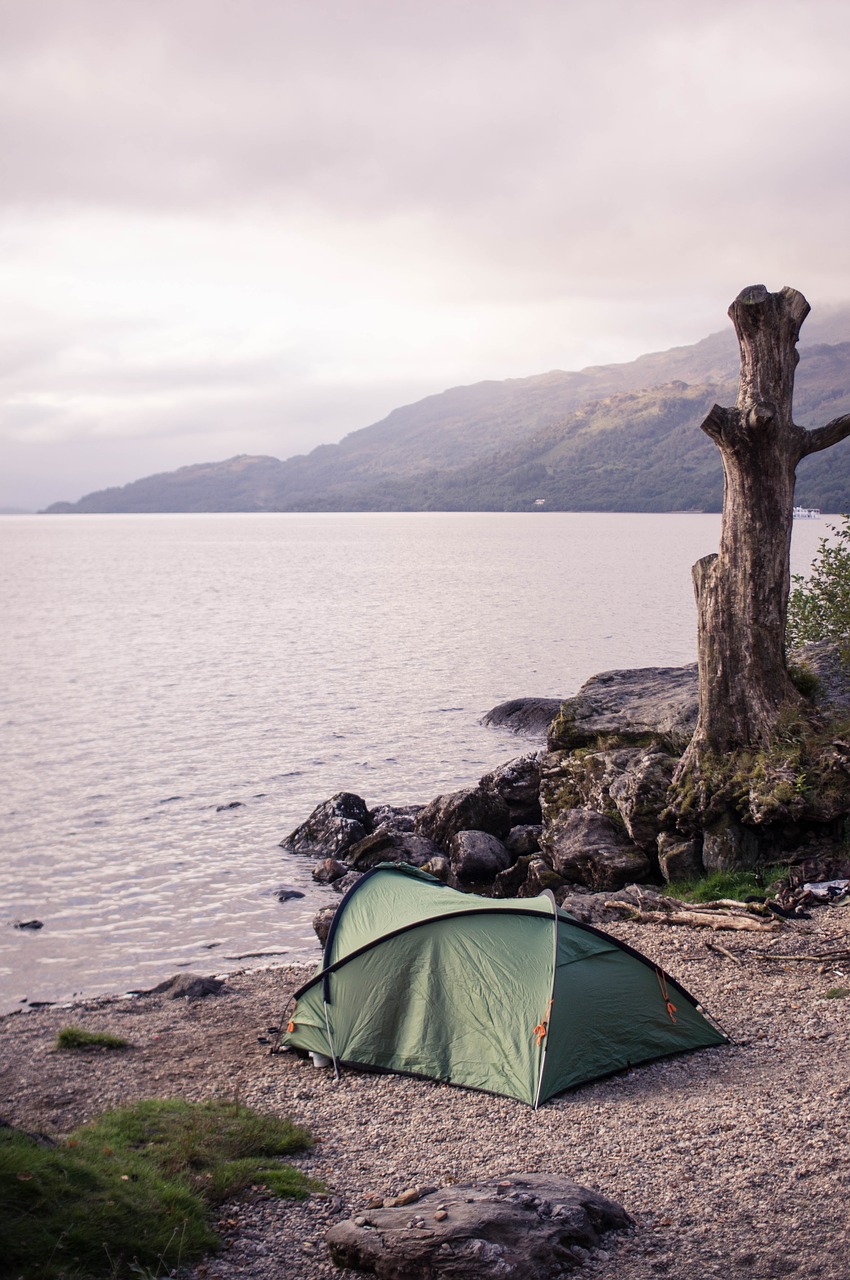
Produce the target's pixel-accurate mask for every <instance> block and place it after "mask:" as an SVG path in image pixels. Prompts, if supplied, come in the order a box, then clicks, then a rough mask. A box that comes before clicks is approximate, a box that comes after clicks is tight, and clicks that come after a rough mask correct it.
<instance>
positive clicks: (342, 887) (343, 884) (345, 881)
mask: <svg viewBox="0 0 850 1280" xmlns="http://www.w3.org/2000/svg"><path fill="white" fill-rule="evenodd" d="M363 875H364V872H362V871H346V873H345V875H344V876H340V878H339V879H338V880H334V881H332V882H331V888H332V889H333V891H334V893H339V894H343V893H348V890H349V889H351V888H352V887H353V886H354V885H356V884H357V881H358V880H362V879H363Z"/></svg>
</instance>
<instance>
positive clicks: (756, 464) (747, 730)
mask: <svg viewBox="0 0 850 1280" xmlns="http://www.w3.org/2000/svg"><path fill="white" fill-rule="evenodd" d="M808 313H809V304H808V302H807V301H806V299H805V298H804V297H803V295H802V294H801V293H798V292H797V290H796V289H789V288H785V289H782V290H780V292H779V293H768V291H767V289H766V288H765V287H764V285H753V286H751V287H750V288H748V289H744V290H743V291H742V292H741V293H740V294H739V295H738V297H737V298H736V299H735V301H734V302H733V303H732V305H731V307H730V308H729V315H730V317H731V319H732V323H733V324H734V326H735V332H736V333H737V335H738V344H739V347H740V353H741V372H740V383H739V390H738V399H737V403H736V405H735V407H734V408H729V409H724V408H721V407H720V406H719V405H715V406H714V407H713V409H712V410H711V412H710V413H709V414H708V416H707V418H706V419H705V421H704V422H703V423H702V430H703V431H705V433H706V434H707V435H708V436H710V437H711V439H712V440H713V441H714V443H715V444H716V445H717V447H718V449H719V450H720V455H721V459H722V461H723V472H724V494H723V517H722V524H721V534H720V550H719V553H718V554H717V555H711V556H706V557H705V558H704V559H702V560H699V561H698V562H697V563H696V564H695V565H694V568H693V579H694V590H695V594H696V599H697V611H698V667H699V715H698V720H697V726H696V729H695V731H694V735H693V738H692V739H691V742H690V744H689V746H688V748H687V750H686V752H685V754H684V756H683V757H682V760H681V762H680V764H679V766H678V769H677V771H676V775H675V777H674V780H673V787H672V790H671V811H672V812H674V813H676V812H677V808H678V813H679V814H680V815H681V811H682V795H683V792H684V791H685V790H686V789H688V790H690V793H691V797H693V792H694V790H696V792H697V794H698V797H699V799H698V803H697V805H696V808H697V811H700V810H702V811H704V810H705V809H706V808H707V807H708V806H709V804H710V793H711V791H712V790H713V789H715V788H716V779H717V777H718V775H720V776H722V774H723V762H724V758H726V757H727V756H728V755H729V753H734V752H736V751H737V750H739V749H740V748H756V749H767V748H769V747H770V745H771V743H772V742H773V740H774V738H775V735H776V732H777V726H778V724H779V723H780V720H781V718H782V716H783V714H786V713H787V711H788V710H789V709H790V710H791V711H792V712H795V713H801V712H802V711H803V708H804V704H803V700H802V698H801V695H800V694H799V693H798V692H797V690H796V689H795V687H794V685H793V684H792V682H791V680H790V677H789V675H788V669H787V664H786V660H785V625H786V618H787V610H788V594H789V589H790V550H791V530H792V522H793V511H794V485H795V480H796V470H797V464H798V463H799V461H800V459H801V458H803V457H805V456H806V455H807V454H810V453H816V452H818V451H819V450H821V449H826V448H828V447H829V446H830V445H832V444H836V443H837V442H838V441H839V440H842V439H844V438H845V436H847V435H850V415H844V416H843V417H840V418H836V419H834V420H833V421H832V422H830V423H828V424H827V425H826V426H825V427H821V428H819V429H818V430H811V431H810V430H806V429H804V428H803V427H799V426H797V425H796V424H795V423H794V420H793V416H792V408H793V406H792V401H793V393H794V372H795V369H796V367H797V362H798V360H799V355H798V353H797V339H798V337H799V333H800V327H801V325H802V323H803V321H804V320H805V318H806V316H807V315H808ZM691 804H693V799H691Z"/></svg>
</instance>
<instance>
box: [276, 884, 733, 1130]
mask: <svg viewBox="0 0 850 1280" xmlns="http://www.w3.org/2000/svg"><path fill="white" fill-rule="evenodd" d="M281 1043H282V1047H284V1048H292V1049H297V1050H301V1051H306V1052H310V1053H316V1054H322V1055H325V1056H327V1057H328V1058H329V1059H331V1060H332V1061H333V1063H334V1066H335V1067H337V1066H338V1065H339V1064H342V1065H345V1066H358V1067H366V1068H369V1069H373V1070H375V1069H377V1070H385V1071H393V1072H402V1073H406V1074H412V1075H419V1076H425V1077H428V1078H430V1079H434V1080H441V1081H445V1082H447V1083H451V1084H458V1085H466V1086H468V1087H471V1088H475V1089H484V1090H487V1091H488V1092H491V1093H499V1094H505V1095H507V1096H508V1097H512V1098H519V1099H520V1100H522V1101H523V1102H528V1103H530V1104H531V1105H532V1106H535V1107H536V1106H539V1104H540V1103H541V1102H544V1101H545V1100H546V1099H547V1098H550V1097H551V1096H552V1095H553V1094H556V1093H559V1092H560V1091H561V1090H562V1089H568V1088H570V1087H571V1086H573V1085H578V1084H581V1083H582V1082H583V1081H587V1080H594V1079H597V1078H598V1077H599V1076H604V1075H608V1074H609V1073H610V1072H613V1071H618V1070H620V1069H622V1068H624V1067H628V1066H632V1065H634V1064H635V1063H638V1062H648V1061H651V1060H652V1059H654V1058H662V1057H665V1056H667V1055H668V1054H674V1053H682V1052H684V1051H686V1050H689V1049H699V1048H703V1047H707V1046H709V1045H718V1044H724V1043H726V1037H725V1036H724V1035H723V1034H722V1033H721V1032H720V1031H718V1030H717V1029H716V1028H715V1027H714V1026H713V1025H712V1024H711V1023H710V1022H709V1021H708V1020H707V1019H706V1018H705V1017H704V1015H703V1014H702V1013H701V1012H700V1011H699V1009H698V1008H697V1006H696V1001H695V1000H694V998H693V997H692V996H690V995H689V994H688V993H687V992H686V991H685V990H684V989H683V988H682V987H681V986H679V984H678V983H676V982H674V981H673V979H672V978H670V977H669V976H668V975H667V974H666V973H664V972H663V971H662V970H661V969H659V968H657V967H656V966H655V965H654V964H653V963H652V962H651V961H650V960H647V959H646V957H645V956H642V955H640V953H639V952H637V951H633V950H632V949H631V948H630V947H627V946H625V945H624V944H623V943H622V942H618V941H617V940H616V939H614V938H612V937H609V936H608V935H607V934H605V933H603V932H602V931H601V930H599V929H594V928H592V927H591V926H589V925H586V924H581V923H580V922H579V921H577V920H576V919H575V918H574V917H573V916H571V915H569V914H568V913H567V912H565V911H561V910H559V909H558V906H557V904H556V902H555V899H554V897H553V896H552V895H551V894H549V893H546V894H541V895H540V897H538V898H517V899H510V898H503V899H498V898H483V897H479V896H477V895H475V894H469V893H460V892H458V891H457V890H455V889H450V888H448V887H447V886H446V885H443V884H441V883H440V882H439V881H438V880H435V879H434V877H433V876H430V875H428V874H427V872H423V871H418V870H416V869H415V868H413V867H408V866H406V865H403V864H381V865H380V866H378V867H376V868H375V869H374V870H372V871H370V872H368V873H367V874H366V875H364V876H363V878H362V879H361V880H359V881H358V882H357V883H356V884H355V885H354V886H353V887H352V888H351V889H350V890H349V891H348V893H347V894H346V895H345V897H344V898H343V899H342V900H341V902H340V905H339V907H338V909H337V912H336V915H335V916H334V919H333V923H332V926H331V930H330V933H329V934H328V938H327V941H326V943H325V950H324V957H323V960H322V963H321V964H320V966H319V968H318V970H317V971H316V973H315V974H314V976H313V977H312V978H311V979H310V981H309V982H307V983H306V984H305V985H304V986H303V987H301V988H300V990H299V991H297V992H296V993H295V1007H294V1009H293V1011H292V1015H291V1018H290V1020H289V1025H288V1027H287V1030H286V1033H285V1034H284V1036H283V1038H282V1042H281Z"/></svg>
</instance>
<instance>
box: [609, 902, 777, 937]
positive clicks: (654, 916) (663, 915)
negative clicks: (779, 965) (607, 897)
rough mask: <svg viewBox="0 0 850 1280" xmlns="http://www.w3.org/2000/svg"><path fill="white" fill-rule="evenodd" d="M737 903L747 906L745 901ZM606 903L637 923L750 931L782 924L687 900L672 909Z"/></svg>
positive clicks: (769, 930) (767, 930) (774, 928)
mask: <svg viewBox="0 0 850 1280" xmlns="http://www.w3.org/2000/svg"><path fill="white" fill-rule="evenodd" d="M736 905H737V906H739V907H740V906H743V904H742V903H738V904H736ZM605 906H606V907H610V908H611V909H612V910H614V911H622V912H624V913H625V914H626V915H627V916H628V918H629V920H633V921H635V923H637V924H682V925H690V926H691V928H694V929H739V930H745V931H747V932H749V933H776V931H777V929H778V928H779V923H778V921H776V920H770V921H769V922H767V923H764V924H762V922H761V921H759V920H755V919H754V918H753V917H752V915H750V914H748V913H747V911H746V909H744V911H743V912H742V913H738V912H734V911H728V910H723V911H706V910H702V909H701V907H691V906H689V905H688V904H687V903H685V902H676V903H675V906H673V905H672V903H671V907H670V909H669V910H668V909H666V908H664V909H662V910H657V909H654V910H653V909H650V910H648V911H647V910H644V909H642V908H640V907H636V906H633V905H632V904H631V903H629V902H606V903H605Z"/></svg>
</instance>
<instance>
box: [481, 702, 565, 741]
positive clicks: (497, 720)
mask: <svg viewBox="0 0 850 1280" xmlns="http://www.w3.org/2000/svg"><path fill="white" fill-rule="evenodd" d="M560 708H561V699H560V698H512V699H511V700H510V702H500V703H499V705H498V706H497V707H493V709H492V710H491V711H488V712H487V714H486V716H484V717H483V719H482V721H481V723H482V724H485V725H488V726H490V727H491V728H499V729H510V730H511V732H512V733H521V734H527V735H528V736H529V737H533V736H534V735H535V734H540V736H541V738H545V737H546V732H547V730H548V728H549V725H550V724H551V723H552V721H553V720H554V719H555V716H556V715H557V714H558V712H559V710H560Z"/></svg>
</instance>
